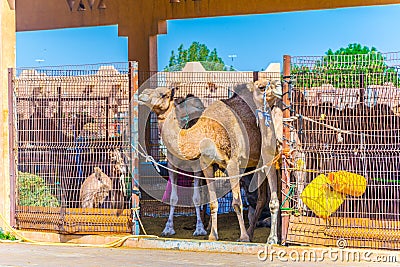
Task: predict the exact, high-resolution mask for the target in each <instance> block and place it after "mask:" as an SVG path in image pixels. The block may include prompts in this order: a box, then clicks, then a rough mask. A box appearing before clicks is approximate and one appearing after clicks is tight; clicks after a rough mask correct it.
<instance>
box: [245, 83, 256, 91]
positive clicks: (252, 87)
mask: <svg viewBox="0 0 400 267" xmlns="http://www.w3.org/2000/svg"><path fill="white" fill-rule="evenodd" d="M246 87H247V89H248V90H249V91H250V92H254V87H255V85H254V82H250V83H248V84H247V85H246Z"/></svg>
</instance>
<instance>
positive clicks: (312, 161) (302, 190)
mask: <svg viewBox="0 0 400 267" xmlns="http://www.w3.org/2000/svg"><path fill="white" fill-rule="evenodd" d="M399 60H400V54H399V53H388V54H380V53H376V54H371V55H352V56H344V55H331V56H324V57H292V58H291V74H292V82H293V84H292V86H291V88H290V89H291V90H290V100H291V106H290V111H291V116H295V118H296V119H295V120H294V121H292V122H291V123H286V125H285V126H286V127H290V130H291V133H292V134H291V138H290V139H291V144H292V148H293V149H295V150H297V151H298V152H300V154H297V155H298V157H297V158H293V159H292V161H293V166H294V167H292V168H288V170H291V171H292V176H291V181H290V185H289V186H290V191H289V196H288V197H289V198H288V199H290V210H291V213H292V214H296V215H292V216H291V224H290V229H289V236H288V241H289V242H294V243H312V244H323V245H327V244H328V245H329V244H330V245H335V244H336V243H335V242H337V241H338V240H345V241H346V242H347V243H348V245H349V246H354V247H374V248H395V249H399V248H400V247H399V238H400V228H399V227H400V223H399V220H400V207H399V205H400V202H399V201H400V200H399V192H400V178H399V177H400V176H399V171H400V169H399V166H400V157H399V156H400V150H399V145H400V117H399V112H398V111H399V106H400V88H399V86H400V84H399V81H400V79H399V78H400V77H399V73H398V70H399V66H400V65H399V63H400V61H399ZM293 118H294V117H293ZM290 124H291V125H290ZM294 136H298V137H299V140H300V142H297V144H295V143H296V142H295V138H294Z"/></svg>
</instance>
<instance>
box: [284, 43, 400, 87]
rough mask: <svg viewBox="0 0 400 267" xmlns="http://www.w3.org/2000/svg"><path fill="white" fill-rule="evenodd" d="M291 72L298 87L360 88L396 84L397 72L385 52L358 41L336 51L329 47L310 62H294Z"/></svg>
mask: <svg viewBox="0 0 400 267" xmlns="http://www.w3.org/2000/svg"><path fill="white" fill-rule="evenodd" d="M291 73H292V74H294V75H295V76H296V79H297V86H299V87H312V86H320V85H321V84H332V85H333V86H334V87H336V88H360V87H365V86H367V85H372V84H374V85H382V84H384V83H385V82H392V83H394V84H395V85H398V84H399V78H398V74H397V71H396V69H395V68H393V67H390V66H388V65H387V63H386V58H385V56H384V54H382V53H381V52H379V51H378V50H377V49H376V48H375V47H372V48H369V47H367V46H362V45H361V44H357V43H354V44H349V45H348V46H347V47H344V48H340V49H338V50H336V51H332V49H329V50H328V51H327V52H326V53H325V56H323V57H322V58H321V59H320V60H317V61H315V62H312V64H311V65H310V64H297V65H296V64H295V65H294V66H292V70H291Z"/></svg>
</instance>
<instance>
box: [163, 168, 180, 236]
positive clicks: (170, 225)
mask: <svg viewBox="0 0 400 267" xmlns="http://www.w3.org/2000/svg"><path fill="white" fill-rule="evenodd" d="M168 167H171V165H170V164H169V163H168ZM168 174H169V179H170V181H171V187H172V189H171V196H170V199H169V203H170V210H169V216H168V221H167V223H166V224H165V228H164V230H163V231H162V233H161V236H170V235H174V234H175V230H174V212H175V206H176V204H177V203H178V188H177V182H178V179H177V178H178V177H177V175H176V173H174V172H171V171H168Z"/></svg>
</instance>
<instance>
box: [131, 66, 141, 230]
mask: <svg viewBox="0 0 400 267" xmlns="http://www.w3.org/2000/svg"><path fill="white" fill-rule="evenodd" d="M137 69H138V65H137V63H136V62H129V124H130V145H131V146H132V148H131V149H130V150H131V159H132V162H131V164H132V166H131V170H132V183H131V184H132V186H131V187H132V188H131V189H132V218H133V220H132V233H133V234H135V235H138V234H140V224H139V218H136V216H140V214H139V210H138V208H139V201H140V198H139V195H140V190H139V155H138V154H137V153H136V152H135V151H133V147H135V148H136V150H137V149H138V142H139V125H138V122H139V114H138V101H137V100H138V99H137V97H138V90H139V83H138V71H137Z"/></svg>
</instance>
